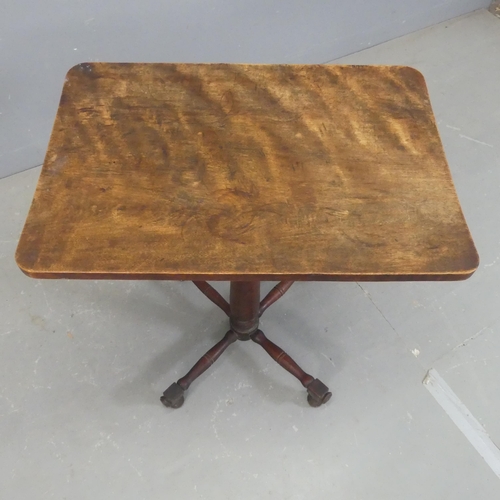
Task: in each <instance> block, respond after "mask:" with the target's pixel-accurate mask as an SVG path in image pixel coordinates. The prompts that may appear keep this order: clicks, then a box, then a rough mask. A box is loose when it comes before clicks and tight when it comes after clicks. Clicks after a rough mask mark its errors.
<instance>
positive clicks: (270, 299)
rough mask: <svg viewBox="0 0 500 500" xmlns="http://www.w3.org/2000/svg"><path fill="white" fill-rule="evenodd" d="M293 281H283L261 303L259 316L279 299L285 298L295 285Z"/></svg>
mask: <svg viewBox="0 0 500 500" xmlns="http://www.w3.org/2000/svg"><path fill="white" fill-rule="evenodd" d="M293 283H294V282H293V281H282V282H280V283H278V284H277V285H276V286H275V287H274V288H273V289H272V290H271V291H270V292H269V293H268V294H267V295H266V296H265V297H264V298H263V299H262V301H261V303H260V308H259V316H261V315H262V314H263V312H264V311H265V310H266V309H267V308H268V307H269V306H271V305H272V304H274V303H275V302H276V301H277V300H278V299H280V298H281V297H283V295H284V294H285V293H286V292H287V290H288V289H289V288H290V287H291V286H292V285H293Z"/></svg>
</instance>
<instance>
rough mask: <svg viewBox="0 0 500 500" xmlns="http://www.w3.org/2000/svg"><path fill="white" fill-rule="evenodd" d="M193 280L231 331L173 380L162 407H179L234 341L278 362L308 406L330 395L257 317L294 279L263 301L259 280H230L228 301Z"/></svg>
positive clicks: (272, 292)
mask: <svg viewBox="0 0 500 500" xmlns="http://www.w3.org/2000/svg"><path fill="white" fill-rule="evenodd" d="M193 283H194V284H195V285H196V286H197V287H198V288H199V289H200V290H201V292H203V293H204V294H205V295H206V296H207V297H208V298H209V299H210V300H211V301H212V302H213V303H214V304H216V305H217V306H219V307H220V308H221V309H222V310H223V311H224V312H225V313H226V314H227V315H228V316H229V325H230V330H229V331H228V332H227V333H226V335H224V337H223V338H222V340H220V341H219V342H218V343H217V344H215V345H214V346H213V347H212V348H211V349H210V350H209V351H208V352H207V353H206V354H205V355H204V356H202V357H201V358H200V359H199V360H198V362H197V363H196V364H195V365H194V366H193V368H191V370H189V372H188V373H187V374H186V375H185V376H184V377H182V378H180V379H179V380H178V381H177V382H175V383H173V384H172V385H171V386H170V387H169V388H168V389H167V390H166V391H165V392H164V393H163V396H162V397H161V398H160V399H161V402H162V403H163V404H164V405H165V406H167V407H169V408H179V407H180V406H182V404H183V403H184V391H186V390H187V389H188V388H189V386H190V385H191V384H192V382H193V381H194V380H196V379H197V378H198V377H199V376H200V375H201V374H202V373H203V372H204V371H206V370H207V369H208V368H209V367H210V366H211V365H212V364H213V363H215V361H217V359H218V358H219V357H220V355H221V354H222V353H223V352H224V351H225V350H226V349H227V348H228V347H229V346H230V345H231V344H232V343H233V342H235V341H236V340H252V341H253V342H255V343H257V344H259V345H260V346H262V347H263V348H264V349H265V350H266V351H267V353H268V354H269V355H270V356H271V357H272V358H273V359H274V360H275V361H276V362H277V363H278V364H279V365H281V366H282V367H283V368H284V369H285V370H287V371H288V372H290V373H291V374H292V375H293V376H294V377H296V378H297V379H298V380H299V381H300V383H301V384H302V385H303V386H304V387H305V388H306V389H307V393H308V395H307V401H308V402H309V404H310V405H311V406H314V407H317V406H321V405H322V404H323V403H326V402H327V401H328V400H329V399H330V398H331V396H332V393H331V392H329V390H328V387H327V386H326V385H325V384H323V383H322V382H321V381H320V380H318V379H315V378H313V377H312V376H311V375H309V374H308V373H306V372H305V371H304V370H302V368H300V366H299V365H298V364H297V363H296V362H295V361H294V360H293V359H292V358H291V357H290V356H289V355H288V354H287V353H286V352H285V351H283V349H281V348H280V347H278V346H277V345H276V344H274V343H273V342H271V341H270V340H269V339H268V338H267V337H266V336H265V335H264V333H263V332H262V330H260V329H259V318H260V316H261V315H262V313H263V312H264V311H265V310H266V309H267V308H268V307H269V306H270V305H271V304H273V303H274V302H276V301H277V300H278V299H279V298H280V297H282V296H283V294H284V293H285V292H286V291H287V290H288V289H289V288H290V287H291V286H292V284H293V281H282V282H281V283H279V284H278V285H276V286H275V287H274V288H273V289H272V290H271V291H270V292H269V293H268V294H267V295H266V296H265V297H264V299H262V301H261V300H260V281H232V282H231V290H230V299H229V303H228V302H227V301H226V300H225V299H224V298H223V297H222V296H221V295H220V294H219V292H217V290H215V288H213V287H212V286H210V285H209V284H208V283H207V282H206V281H194V282H193Z"/></svg>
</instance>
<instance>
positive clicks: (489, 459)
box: [422, 368, 500, 478]
mask: <svg viewBox="0 0 500 500" xmlns="http://www.w3.org/2000/svg"><path fill="white" fill-rule="evenodd" d="M422 383H423V384H424V386H425V387H426V388H427V390H428V391H429V392H430V393H431V394H432V396H433V397H434V399H435V400H436V401H437V402H438V403H439V405H440V406H441V408H443V410H444V411H445V412H446V413H447V414H448V416H449V417H450V418H451V420H452V421H453V422H454V424H455V425H456V426H457V427H458V428H459V429H460V430H461V431H462V433H463V434H464V436H465V437H466V438H467V439H468V441H469V442H470V444H472V446H474V448H475V449H476V451H477V452H478V453H479V454H480V455H481V456H482V457H483V459H484V460H485V462H486V463H487V464H488V465H489V466H490V468H491V470H492V471H493V472H494V473H495V474H496V475H497V476H498V477H499V478H500V450H499V449H498V447H497V446H496V445H495V443H494V442H493V441H492V440H491V438H490V437H489V436H488V434H487V432H486V430H485V429H484V427H483V426H482V425H481V424H480V423H479V422H478V421H477V420H476V418H475V417H474V416H473V415H472V414H471V412H470V411H469V410H468V409H467V407H466V406H465V405H464V404H463V403H462V401H460V399H459V398H458V396H457V395H456V394H455V393H454V392H453V390H452V389H451V388H450V386H449V385H448V384H447V383H446V382H445V381H444V380H443V378H442V377H441V375H439V373H438V372H437V371H436V370H435V369H434V368H431V369H430V370H429V371H428V372H427V375H426V376H425V378H424V380H423V382H422Z"/></svg>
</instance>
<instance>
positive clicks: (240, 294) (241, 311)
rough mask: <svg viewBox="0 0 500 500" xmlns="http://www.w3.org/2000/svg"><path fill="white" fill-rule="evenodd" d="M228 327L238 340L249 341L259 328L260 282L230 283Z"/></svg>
mask: <svg viewBox="0 0 500 500" xmlns="http://www.w3.org/2000/svg"><path fill="white" fill-rule="evenodd" d="M229 304H230V311H231V315H230V317H229V318H230V325H231V330H233V331H234V332H235V333H236V334H237V335H238V338H239V339H240V340H249V338H250V335H251V334H252V333H254V332H256V331H257V329H258V328H259V316H260V281H232V282H231V291H230V294H229Z"/></svg>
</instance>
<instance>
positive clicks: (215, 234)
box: [16, 63, 478, 281]
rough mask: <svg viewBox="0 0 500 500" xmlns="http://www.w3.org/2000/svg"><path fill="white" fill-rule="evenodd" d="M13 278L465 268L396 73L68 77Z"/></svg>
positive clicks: (452, 206) (465, 237)
mask: <svg viewBox="0 0 500 500" xmlns="http://www.w3.org/2000/svg"><path fill="white" fill-rule="evenodd" d="M16 258H17V263H18V265H19V266H20V268H21V269H22V270H23V271H24V272H25V273H26V274H27V275H29V276H32V277H36V278H90V279H98V278H105V279H189V280H191V279H196V280H254V279H255V280H281V279H293V280H374V281H375V280H429V279H431V280H443V279H444V280H455V279H464V278H467V277H468V276H470V275H471V274H472V273H473V272H474V270H475V269H476V268H477V266H478V256H477V252H476V250H475V247H474V244H473V242H472V239H471V236H470V233H469V230H468V228H467V225H466V223H465V220H464V217H463V214H462V211H461V208H460V204H459V201H458V199H457V195H456V192H455V189H454V186H453V183H452V179H451V175H450V171H449V168H448V165H447V162H446V159H445V155H444V152H443V148H442V145H441V141H440V139H439V135H438V131H437V128H436V124H435V121H434V117H433V113H432V110H431V106H430V102H429V96H428V93H427V89H426V85H425V82H424V78H423V77H422V75H421V74H420V73H419V72H418V71H416V70H415V69H412V68H409V67H405V66H333V65H322V66H310V65H230V64H110V63H90V64H87V63H85V64H80V65H78V66H75V67H74V68H72V69H71V70H70V71H69V73H68V75H67V78H66V81H65V84H64V89H63V93H62V97H61V102H60V105H59V109H58V112H57V117H56V120H55V124H54V128H53V131H52V136H51V139H50V143H49V147H48V151H47V155H46V158H45V162H44V165H43V169H42V173H41V176H40V180H39V182H38V186H37V189H36V193H35V196H34V200H33V204H32V206H31V209H30V212H29V215H28V218H27V221H26V225H25V227H24V230H23V233H22V236H21V239H20V242H19V246H18V250H17V255H16Z"/></svg>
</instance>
